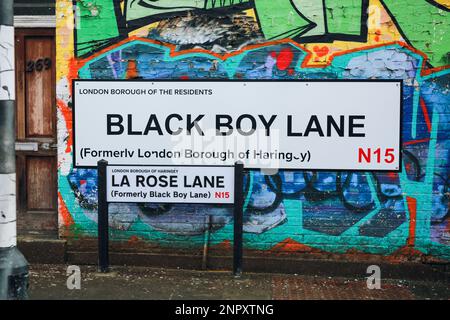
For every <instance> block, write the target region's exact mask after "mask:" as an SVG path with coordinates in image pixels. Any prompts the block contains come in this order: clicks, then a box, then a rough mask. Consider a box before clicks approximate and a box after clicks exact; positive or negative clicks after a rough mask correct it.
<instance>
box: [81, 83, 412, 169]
mask: <svg viewBox="0 0 450 320" xmlns="http://www.w3.org/2000/svg"><path fill="white" fill-rule="evenodd" d="M77 82H238V83H239V82H242V83H245V82H301V83H304V82H372V83H384V82H391V83H398V84H400V101H399V102H400V103H399V108H400V117H399V122H400V123H399V131H400V132H399V150H398V151H397V156H398V159H399V162H398V163H399V167H398V169H396V170H385V169H372V170H367V169H314V168H307V169H305V168H245V170H250V171H256V170H258V171H259V170H286V171H318V172H343V171H344V172H397V173H401V172H402V171H403V153H402V149H403V148H402V141H403V130H402V123H403V94H404V93H403V83H404V81H403V79H186V80H180V79H72V167H73V168H74V169H97V166H82V165H77V164H76V157H77V154H76V152H75V151H76V147H75V146H76V138H75V137H76V132H75V130H76V129H75V128H76V125H75V106H76V103H75V84H76V83H77ZM110 165H116V164H110ZM117 165H120V164H117ZM141 165H142V164H141ZM147 165H148V166H155V165H153V164H145V166H147ZM173 165H174V166H176V164H173ZM161 166H165V165H161ZM168 166H169V165H168ZM186 166H192V167H194V166H198V167H205V166H214V167H216V166H220V165H186ZM224 166H228V165H224Z"/></svg>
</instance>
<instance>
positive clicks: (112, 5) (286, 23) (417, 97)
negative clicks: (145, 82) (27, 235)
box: [56, 0, 450, 260]
mask: <svg viewBox="0 0 450 320" xmlns="http://www.w3.org/2000/svg"><path fill="white" fill-rule="evenodd" d="M178 2H180V3H181V4H179V3H178ZM74 3H75V4H73V3H72V1H69V0H57V4H56V16H57V65H58V70H57V96H58V101H57V103H58V145H59V148H58V150H59V165H58V170H59V194H58V196H59V224H60V235H61V237H66V238H69V239H80V238H83V237H91V236H95V235H96V228H97V224H96V206H97V194H96V191H97V186H96V179H97V172H96V170H91V169H89V170H88V169H74V168H72V139H73V135H72V122H71V119H72V98H71V80H72V79H76V78H82V79H131V78H136V77H139V78H143V79H160V78H161V79H186V78H189V79H211V78H220V79H402V80H404V82H403V83H404V88H403V90H404V100H403V123H402V146H403V151H402V152H403V171H402V172H401V173H394V172H392V173H372V172H357V173H356V172H290V171H280V172H279V173H278V174H276V175H273V176H266V175H264V174H262V173H260V172H256V171H252V172H247V173H246V175H245V204H246V207H245V217H244V231H245V234H244V241H245V247H246V248H248V249H254V250H261V251H273V252H274V253H275V252H277V253H288V254H291V253H292V254H294V253H295V252H312V251H313V252H320V253H324V254H327V253H331V254H333V255H336V254H337V255H339V254H342V255H344V254H345V256H347V255H348V254H351V255H356V256H359V257H361V258H365V257H367V256H368V255H369V256H370V255H381V256H385V257H389V256H393V255H400V256H404V257H406V258H413V257H417V256H426V257H432V258H437V259H443V260H448V259H450V217H449V183H450V154H449V148H450V140H449V132H450V131H449V130H450V105H449V102H450V98H449V97H450V95H449V92H448V91H449V74H450V70H449V69H448V67H449V55H448V51H449V43H450V42H449V34H450V30H449V29H450V13H449V8H448V1H442V0H441V1H422V0H414V1H406V0H400V1H399V0H395V1H394V0H383V1H381V0H371V1H366V0H361V1H357V0H356V1H355V0H344V1H343V0H340V1H335V0H326V1H316V0H307V1H306V0H305V1H288V0H285V1H272V0H254V1H246V0H242V1H237V0H235V1H231V0H226V1H206V2H205V1H195V0H192V1H189V0H186V1H169V0H167V1H164V0H163V1H159V2H158V3H156V4H155V3H153V2H148V1H146V0H141V1H116V0H79V1H75V2H74ZM149 4H153V5H156V6H161V8H159V7H155V6H153V7H151V6H149ZM182 5H185V6H186V7H185V8H180V6H182ZM205 5H206V6H205ZM171 6H173V7H174V8H173V9H171V8H170V7H171ZM74 22H75V23H74ZM274 94H275V95H276V93H274ZM324 94H326V93H324ZM379 94H380V95H382V94H383V92H380V93H379ZM299 99H301V97H299ZM230 103H239V101H233V97H232V96H230ZM386 116H387V117H388V116H389V115H386ZM92 125H95V124H94V123H93V124H92ZM382 128H383V124H382V123H380V130H382ZM110 211H111V219H110V224H111V225H110V226H111V229H112V238H113V240H116V241H119V240H123V241H131V243H133V241H134V240H141V241H143V242H145V243H149V244H154V245H157V246H162V247H168V248H178V249H179V248H188V247H200V246H201V245H202V242H203V233H204V231H205V228H206V225H205V223H204V221H205V218H206V216H207V215H210V216H211V218H212V223H213V232H212V235H211V244H212V245H213V246H218V247H220V246H225V247H226V246H227V245H228V244H229V240H230V239H232V212H231V211H230V210H228V209H224V208H219V207H214V206H207V205H198V206H192V205H190V206H183V205H172V206H168V205H167V206H152V205H137V204H136V205H130V204H121V205H119V204H115V205H111V206H110Z"/></svg>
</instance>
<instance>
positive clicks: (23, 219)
mask: <svg viewBox="0 0 450 320" xmlns="http://www.w3.org/2000/svg"><path fill="white" fill-rule="evenodd" d="M15 18H16V17H15ZM33 18H34V17H33ZM24 21H25V20H22V23H21V24H17V25H16V23H15V29H16V30H15V39H16V40H15V46H16V54H15V58H16V62H15V64H16V117H15V119H16V142H18V143H20V142H25V141H26V142H36V143H38V145H39V146H41V145H42V143H44V142H47V141H48V139H49V138H50V139H52V140H53V141H54V144H57V141H58V130H57V107H56V61H55V60H56V41H55V36H56V29H55V27H54V25H53V26H52V27H43V26H44V25H47V24H44V23H42V21H41V22H39V21H34V22H32V21H30V23H29V24H27V23H25V22H24ZM15 22H16V19H15ZM18 25H20V27H18ZM37 25H39V26H41V27H39V28H38V27H37ZM22 26H23V27H22ZM25 26H26V27H25ZM26 36H31V37H40V36H42V37H46V36H52V37H53V39H54V40H53V50H52V53H51V60H52V74H51V77H52V83H53V85H52V86H51V95H52V97H53V98H54V99H53V103H52V112H51V122H52V126H53V128H54V131H53V134H52V136H49V137H27V134H26V130H27V127H26V123H27V115H26V92H27V88H26V81H25V77H26V73H25V67H26V61H25V37H26ZM30 140H31V141H30ZM27 156H37V154H36V153H35V152H33V151H31V150H30V151H20V152H19V151H16V166H17V168H16V172H17V178H16V179H17V180H16V181H17V182H16V185H17V194H18V197H17V218H18V228H19V230H20V229H22V227H21V226H26V225H30V224H33V222H39V221H41V220H42V219H44V220H46V218H47V217H48V218H50V216H52V217H53V215H56V216H54V221H55V222H56V225H55V228H56V229H55V230H54V231H51V232H50V233H51V234H54V235H56V236H57V234H58V196H57V194H58V174H57V170H58V167H57V166H58V152H57V150H56V151H55V150H54V148H52V147H51V146H50V148H49V149H48V150H42V149H40V151H39V156H44V157H45V156H51V157H53V159H54V160H53V164H52V171H54V173H53V174H52V176H51V177H49V179H51V185H52V190H51V192H52V194H53V197H52V203H53V207H54V208H55V209H50V208H49V209H39V210H27V208H28V196H26V194H27V189H28V186H27V183H28V177H27V171H28V169H27ZM26 213H29V214H32V216H30V215H28V214H26ZM51 219H52V220H53V218H51ZM26 229H28V228H26ZM31 229H34V227H33V228H31ZM24 231H25V232H26V230H24ZM36 231H37V232H39V233H44V234H48V233H49V231H50V230H45V229H43V230H39V229H36Z"/></svg>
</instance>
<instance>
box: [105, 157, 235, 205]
mask: <svg viewBox="0 0 450 320" xmlns="http://www.w3.org/2000/svg"><path fill="white" fill-rule="evenodd" d="M106 168H107V169H106V194H107V196H106V199H107V201H108V202H149V203H204V204H233V203H234V167H229V166H221V167H201V168H199V167H194V166H190V167H182V166H173V167H172V166H107V167H106ZM113 176H114V185H113ZM124 176H126V178H127V181H128V183H129V186H128V185H127V184H122V181H123V177H124ZM137 176H142V177H144V182H142V181H141V183H140V184H137V183H136V179H137ZM149 176H152V177H151V178H150V179H149V180H148V181H149V182H148V183H147V182H145V181H147V178H148V177H149ZM161 176H166V177H167V178H166V179H165V181H167V182H170V177H171V176H172V177H173V179H174V183H175V182H176V187H175V186H170V184H169V183H168V184H167V185H161V183H160V182H159V181H160V178H161ZM205 177H207V178H208V179H209V180H210V181H212V180H213V178H214V179H216V180H214V183H215V186H214V187H211V186H210V185H209V184H205V182H204V178H205ZM217 177H220V179H221V181H220V184H221V185H222V186H223V188H221V187H217ZM195 179H198V180H197V182H195V181H196V180H195ZM199 182H200V183H201V185H202V186H199V185H198V183H199ZM155 183H156V185H154V184H155ZM142 185H144V186H142Z"/></svg>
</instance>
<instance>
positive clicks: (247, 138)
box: [73, 80, 402, 171]
mask: <svg viewBox="0 0 450 320" xmlns="http://www.w3.org/2000/svg"><path fill="white" fill-rule="evenodd" d="M401 87H402V84H401V81H376V80H373V81H334V80H330V81H245V82H243V81H129V80H126V81H101V80H89V81H86V80H82V81H79V80H75V81H74V85H73V98H74V131H75V132H74V137H75V138H74V166H75V167H95V166H96V165H97V161H98V160H100V159H105V160H107V161H108V162H109V163H110V164H152V165H155V164H164V165H168V164H173V165H231V164H233V163H234V162H235V161H237V160H240V161H242V162H243V163H244V166H245V167H246V168H284V169H308V170H370V171H372V170H374V171H375V170H391V171H398V170H400V122H401V121H400V120H401V119H400V117H401Z"/></svg>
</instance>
